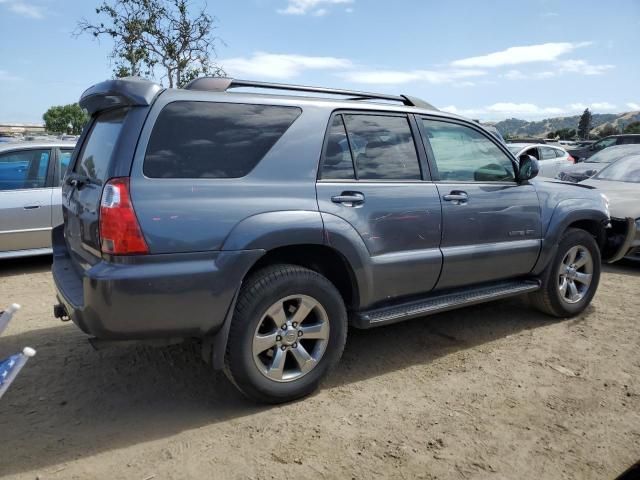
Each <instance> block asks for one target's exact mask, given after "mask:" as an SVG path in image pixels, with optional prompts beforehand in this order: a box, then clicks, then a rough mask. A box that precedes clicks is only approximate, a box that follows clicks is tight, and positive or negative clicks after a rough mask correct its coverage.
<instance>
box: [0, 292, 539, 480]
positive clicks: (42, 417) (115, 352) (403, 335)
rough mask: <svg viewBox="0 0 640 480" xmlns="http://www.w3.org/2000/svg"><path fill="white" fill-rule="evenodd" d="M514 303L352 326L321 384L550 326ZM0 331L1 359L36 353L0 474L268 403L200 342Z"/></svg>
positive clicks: (5, 434)
mask: <svg viewBox="0 0 640 480" xmlns="http://www.w3.org/2000/svg"><path fill="white" fill-rule="evenodd" d="M551 321H552V320H550V319H549V317H546V316H544V315H542V314H539V313H537V312H535V311H532V310H530V309H528V308H526V306H524V305H523V303H522V302H520V301H518V300H508V301H501V302H496V303H493V304H486V305H483V306H478V307H472V308H468V309H464V310H459V311H455V312H449V313H445V314H441V315H436V316H432V317H428V318H423V319H417V320H413V321H410V322H405V323H400V324H396V325H393V326H389V327H383V328H378V329H374V330H368V331H358V330H353V329H352V330H350V332H349V340H348V342H347V348H346V351H345V353H344V356H343V359H342V361H341V363H340V365H339V366H338V368H337V369H336V371H334V372H333V374H332V375H331V376H330V378H329V379H328V380H327V381H326V382H325V384H324V385H323V388H324V389H329V388H333V387H336V386H340V385H348V384H351V383H354V382H359V381H363V380H366V379H368V378H371V377H375V376H378V375H381V374H384V373H387V372H393V371H396V370H400V369H404V368H406V367H409V366H412V365H422V364H428V363H429V362H432V361H433V360H434V359H437V358H439V357H442V356H445V355H448V354H450V353H453V352H455V351H458V350H464V349H468V348H471V347H474V346H476V345H479V344H484V343H487V342H491V341H493V340H496V339H500V338H503V337H506V336H508V335H512V334H516V333H518V332H520V331H523V330H529V329H534V328H538V327H542V326H545V325H548V324H549V323H550V322H551ZM52 325H56V326H53V327H51V328H46V329H41V330H35V331H29V332H25V333H21V334H18V335H13V336H8V337H3V338H0V356H4V355H5V354H9V353H11V352H14V351H16V350H19V349H21V348H22V347H24V346H26V345H29V346H33V347H36V348H37V349H38V354H37V356H36V357H35V358H34V359H33V360H32V361H31V362H30V363H29V364H28V365H27V367H26V368H25V370H24V373H23V374H22V375H21V376H20V377H19V378H18V380H17V381H16V382H15V383H14V385H13V386H12V388H11V389H10V390H9V392H8V393H7V394H6V395H5V397H4V398H3V399H2V400H0V444H1V445H2V448H1V449H0V476H1V475H2V474H12V473H19V472H24V471H29V470H39V469H42V468H44V467H47V466H50V465H54V464H59V463H62V462H65V461H71V460H74V459H76V458H79V457H85V456H90V455H94V454H96V453H100V452H103V451H106V450H110V449H117V448H122V447H127V446H130V445H133V444H136V443H139V442H144V441H150V440H154V439H159V438H163V437H166V436H171V435H174V434H176V433H178V432H181V431H184V430H188V429H192V428H197V427H202V426H205V425H210V424H213V423H216V422H221V421H225V420H228V419H232V418H239V417H243V416H247V415H252V414H255V413H257V412H260V411H263V410H266V409H268V408H278V407H265V406H259V405H255V404H253V403H250V402H248V401H246V400H244V399H243V398H242V397H241V396H240V394H238V393H237V392H236V390H235V389H234V388H233V387H232V386H231V384H230V383H229V382H228V381H227V380H226V378H225V377H224V375H223V374H222V373H221V372H214V371H212V370H211V369H210V367H208V366H207V365H205V364H204V363H203V362H202V361H201V360H200V357H199V355H198V351H197V348H196V346H195V345H192V344H183V345H178V346H172V347H167V348H150V347H121V348H118V347H116V348H112V349H107V350H102V351H99V352H96V351H94V350H92V349H91V347H90V346H89V344H88V343H87V341H86V337H85V336H84V335H83V334H82V333H81V332H79V331H78V330H77V329H76V328H75V327H74V326H73V325H69V324H65V325H61V324H56V323H54V320H53V319H52Z"/></svg>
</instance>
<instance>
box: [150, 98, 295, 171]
mask: <svg viewBox="0 0 640 480" xmlns="http://www.w3.org/2000/svg"><path fill="white" fill-rule="evenodd" d="M300 113H301V110H300V109H299V108H297V107H281V106H274V105H247V104H240V103H212V102H187V101H185V102H173V103H170V104H169V105H167V106H166V107H165V108H164V109H163V110H162V112H160V115H159V116H158V119H157V121H156V123H155V125H154V127H153V132H152V133H151V138H150V139H149V145H148V147H147V153H146V155H145V159H144V168H143V170H144V174H145V175H146V176H147V177H152V178H238V177H243V176H245V175H246V174H248V173H249V172H250V171H251V170H252V169H253V167H255V166H256V165H257V164H258V162H259V161H260V160H261V159H262V157H264V156H265V154H266V153H267V152H268V151H269V150H270V149H271V147H273V145H274V144H275V143H276V142H277V141H278V139H279V138H280V137H281V136H282V135H283V134H284V132H285V131H286V130H287V129H288V128H289V127H290V126H291V124H292V123H293V122H294V121H295V119H296V118H298V116H299V115H300Z"/></svg>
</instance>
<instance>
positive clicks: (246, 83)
mask: <svg viewBox="0 0 640 480" xmlns="http://www.w3.org/2000/svg"><path fill="white" fill-rule="evenodd" d="M242 87H251V88H264V89H269V90H289V91H294V92H312V93H322V94H328V95H345V96H348V97H350V98H348V100H387V101H390V102H400V103H402V104H404V105H407V106H409V107H419V108H426V109H428V110H437V108H436V107H434V106H433V105H431V104H430V103H428V102H425V101H424V100H420V99H419V98H415V97H410V96H408V95H385V94H382V93H371V92H360V91H357V90H344V89H341V88H326V87H310V86H308V85H292V84H288V83H270V82H254V81H252V80H237V79H234V78H225V77H200V78H196V79H195V80H192V81H191V82H189V83H188V84H187V85H185V87H184V88H185V89H186V90H205V91H209V92H226V91H227V90H229V89H231V88H242Z"/></svg>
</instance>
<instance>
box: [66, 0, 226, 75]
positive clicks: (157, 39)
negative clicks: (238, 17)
mask: <svg viewBox="0 0 640 480" xmlns="http://www.w3.org/2000/svg"><path fill="white" fill-rule="evenodd" d="M205 8H206V6H203V7H202V8H201V9H199V10H197V11H195V12H192V11H190V9H191V4H190V3H189V1H188V0H103V2H102V3H101V4H100V6H99V7H98V8H96V14H97V15H98V16H99V17H101V18H102V19H104V21H100V22H95V23H91V22H89V21H88V20H86V19H82V20H80V22H78V27H77V29H76V35H81V34H83V33H84V34H90V35H92V36H93V37H94V38H100V37H107V38H111V39H112V40H113V42H114V44H113V50H112V52H111V55H110V56H111V58H112V59H114V61H115V65H114V74H115V76H116V77H122V76H129V75H147V76H151V77H154V78H157V79H158V80H160V81H164V80H166V81H167V83H168V85H169V87H182V86H184V85H185V84H186V83H188V82H189V81H190V80H192V79H194V78H196V77H198V76H200V75H212V76H219V75H223V74H224V71H223V70H222V68H221V67H220V66H219V65H217V64H216V63H215V61H214V59H215V58H216V44H217V43H218V42H221V40H220V39H219V38H218V37H215V36H213V30H214V29H215V26H214V23H215V18H214V17H212V16H211V15H209V14H208V13H207V12H206V11H205Z"/></svg>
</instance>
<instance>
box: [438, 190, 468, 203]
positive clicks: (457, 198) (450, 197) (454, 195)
mask: <svg viewBox="0 0 640 480" xmlns="http://www.w3.org/2000/svg"><path fill="white" fill-rule="evenodd" d="M442 198H443V200H446V201H447V202H454V203H455V204H456V205H459V204H461V203H467V201H468V200H469V195H467V192H463V191H462V190H453V191H452V192H451V193H448V194H447V195H444V196H443V197H442Z"/></svg>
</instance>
